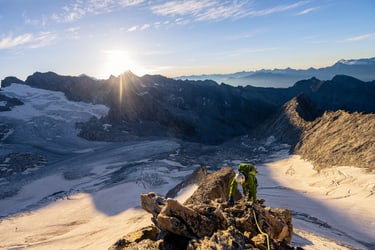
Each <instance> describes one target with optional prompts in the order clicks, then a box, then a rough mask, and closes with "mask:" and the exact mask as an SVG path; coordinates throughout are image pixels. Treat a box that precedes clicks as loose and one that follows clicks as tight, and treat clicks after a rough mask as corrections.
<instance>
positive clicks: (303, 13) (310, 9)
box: [297, 7, 319, 16]
mask: <svg viewBox="0 0 375 250" xmlns="http://www.w3.org/2000/svg"><path fill="white" fill-rule="evenodd" d="M318 9H319V7H312V8H308V9H304V10H302V11H300V12H298V13H297V15H298V16H302V15H306V14H308V13H311V12H313V11H317V10H318Z"/></svg>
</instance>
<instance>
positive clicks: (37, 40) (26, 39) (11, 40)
mask: <svg viewBox="0 0 375 250" xmlns="http://www.w3.org/2000/svg"><path fill="white" fill-rule="evenodd" d="M55 39H56V34H54V33H52V32H40V33H38V34H36V35H34V34H31V33H26V34H23V35H19V36H16V37H13V36H12V35H9V36H7V37H4V38H2V39H1V40H0V49H10V48H15V47H19V46H25V47H26V48H40V47H45V46H47V45H48V44H50V43H51V42H52V41H53V40H55Z"/></svg>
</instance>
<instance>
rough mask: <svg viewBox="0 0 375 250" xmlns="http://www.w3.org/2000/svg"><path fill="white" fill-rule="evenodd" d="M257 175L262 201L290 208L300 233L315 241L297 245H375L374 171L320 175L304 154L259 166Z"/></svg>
mask: <svg viewBox="0 0 375 250" xmlns="http://www.w3.org/2000/svg"><path fill="white" fill-rule="evenodd" d="M258 172H260V176H259V180H258V182H259V183H260V186H259V191H258V196H259V198H264V199H265V200H266V203H267V205H270V206H272V207H282V208H288V209H290V210H291V211H292V213H293V227H294V231H295V233H296V234H297V235H299V236H303V238H304V239H305V240H306V239H307V240H309V241H310V242H311V243H309V244H307V245H304V244H303V243H302V241H301V242H298V241H297V242H295V244H297V245H298V244H302V246H303V248H305V249H350V248H353V247H355V248H358V249H367V248H366V246H365V245H364V244H363V242H367V243H369V244H372V247H374V246H375V245H374V244H375V210H374V209H373V204H375V196H374V195H373V194H374V191H375V188H374V186H375V173H373V172H366V170H365V169H362V168H355V167H348V166H338V167H332V168H329V169H324V170H321V171H320V172H316V171H315V170H314V169H313V165H312V164H311V163H309V162H307V161H304V160H302V159H301V158H300V156H299V155H292V156H285V157H284V158H283V159H279V160H275V161H272V162H269V163H267V164H264V165H261V166H258ZM296 238H297V239H298V236H297V237H296ZM322 244H323V245H324V244H328V245H329V246H330V247H328V246H325V247H322V246H323V245H322ZM349 246H350V247H349Z"/></svg>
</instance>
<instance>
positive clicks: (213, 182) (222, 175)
mask: <svg viewBox="0 0 375 250" xmlns="http://www.w3.org/2000/svg"><path fill="white" fill-rule="evenodd" d="M234 176H235V173H234V171H233V169H232V168H231V167H229V166H226V167H223V168H221V169H220V170H218V171H216V172H214V173H212V174H210V175H209V176H208V177H207V178H206V179H205V181H204V182H201V183H200V185H199V187H198V189H197V190H196V191H195V192H194V193H193V195H192V196H191V197H190V198H188V199H187V200H186V201H185V205H188V204H201V203H210V202H211V201H212V200H215V199H224V200H226V199H227V198H228V194H229V186H230V183H231V181H232V179H233V177H234ZM236 193H237V195H240V193H239V192H236ZM235 198H241V197H240V196H238V197H235Z"/></svg>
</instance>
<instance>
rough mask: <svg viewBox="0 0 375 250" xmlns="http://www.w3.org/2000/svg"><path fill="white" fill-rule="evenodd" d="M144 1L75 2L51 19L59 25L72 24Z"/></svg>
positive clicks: (106, 0) (81, 0)
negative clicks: (86, 17)
mask: <svg viewBox="0 0 375 250" xmlns="http://www.w3.org/2000/svg"><path fill="white" fill-rule="evenodd" d="M143 2H144V0H121V1H118V0H75V1H74V2H72V3H71V4H69V5H65V6H63V7H62V9H61V12H59V13H53V14H52V15H51V18H52V19H53V20H54V21H56V22H60V23H67V22H74V21H76V20H79V19H81V18H83V17H84V16H86V15H99V14H103V13H109V12H112V11H114V10H118V9H119V8H126V7H130V6H135V5H138V4H141V3H143Z"/></svg>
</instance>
